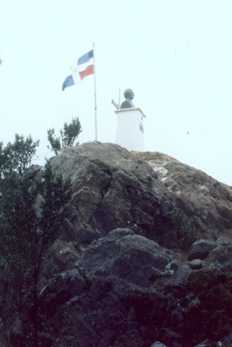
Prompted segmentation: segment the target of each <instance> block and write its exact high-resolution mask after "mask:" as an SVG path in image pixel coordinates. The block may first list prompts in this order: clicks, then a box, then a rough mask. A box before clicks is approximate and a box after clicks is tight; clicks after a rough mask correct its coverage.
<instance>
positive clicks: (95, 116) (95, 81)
mask: <svg viewBox="0 0 232 347" xmlns="http://www.w3.org/2000/svg"><path fill="white" fill-rule="evenodd" d="M93 66H94V78H93V84H94V86H93V88H94V135H95V141H98V127H97V76H96V61H95V43H93Z"/></svg>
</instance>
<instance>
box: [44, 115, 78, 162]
mask: <svg viewBox="0 0 232 347" xmlns="http://www.w3.org/2000/svg"><path fill="white" fill-rule="evenodd" d="M80 133H81V124H80V121H79V119H78V118H74V119H73V120H72V122H71V123H69V124H68V123H64V126H63V129H61V130H60V135H59V136H56V134H55V130H54V129H53V128H52V129H48V132H47V135H48V142H49V144H50V148H51V150H52V151H53V152H54V153H55V154H56V155H57V154H58V153H59V152H60V151H61V149H62V148H65V147H70V146H73V145H74V143H75V142H76V140H77V138H78V136H79V134H80Z"/></svg>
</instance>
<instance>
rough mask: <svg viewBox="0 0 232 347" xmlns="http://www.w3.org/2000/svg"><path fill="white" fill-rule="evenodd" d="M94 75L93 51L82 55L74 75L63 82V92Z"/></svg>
mask: <svg viewBox="0 0 232 347" xmlns="http://www.w3.org/2000/svg"><path fill="white" fill-rule="evenodd" d="M93 74H94V52H93V49H92V50H91V51H89V52H87V53H85V54H84V55H82V56H81V57H80V58H79V59H78V61H77V66H76V68H75V69H74V71H73V74H72V75H69V76H67V77H66V79H65V80H64V82H63V85H62V90H65V88H67V87H71V86H73V85H74V84H76V83H77V82H79V81H81V80H83V79H84V78H85V77H87V76H90V75H93Z"/></svg>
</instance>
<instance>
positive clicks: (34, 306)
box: [0, 128, 72, 346]
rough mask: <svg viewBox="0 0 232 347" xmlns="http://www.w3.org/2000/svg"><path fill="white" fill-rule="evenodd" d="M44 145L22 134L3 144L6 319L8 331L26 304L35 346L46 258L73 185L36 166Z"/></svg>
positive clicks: (1, 307) (1, 244) (0, 200)
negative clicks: (34, 160)
mask: <svg viewBox="0 0 232 347" xmlns="http://www.w3.org/2000/svg"><path fill="white" fill-rule="evenodd" d="M65 129H66V128H65ZM70 141H71V140H70ZM70 141H69V142H68V140H67V143H70V144H71V143H72V142H70ZM38 144H39V142H38V141H33V139H32V138H31V137H30V136H29V137H26V138H25V137H24V136H20V135H16V136H15V141H14V142H13V143H8V144H7V145H5V146H4V145H3V144H2V143H1V144H0V267H1V277H2V278H1V288H0V291H1V292H0V300H1V302H0V316H1V319H2V324H3V327H4V330H6V331H7V330H8V328H9V326H10V325H11V324H12V322H13V321H14V319H15V317H16V316H17V317H18V318H19V320H20V318H21V316H22V313H23V311H24V310H25V305H26V304H27V306H29V307H31V308H30V315H31V317H30V321H31V326H30V328H29V329H28V331H27V338H28V339H29V340H30V341H31V342H30V343H31V345H33V346H38V329H39V328H38V315H39V304H38V291H39V281H40V276H41V271H42V265H43V259H44V255H45V253H46V250H47V249H48V247H49V245H51V243H52V242H53V241H54V239H55V238H56V237H57V235H58V234H59V230H60V228H61V226H62V223H63V220H64V219H65V213H66V210H65V206H66V203H67V202H68V200H69V194H70V190H69V184H68V183H64V182H63V181H62V178H61V177H55V176H54V175H53V174H52V171H51V167H50V164H49V162H47V164H46V165H45V168H44V169H42V168H41V167H39V166H35V165H31V163H32V158H33V155H34V154H35V153H36V148H37V147H38Z"/></svg>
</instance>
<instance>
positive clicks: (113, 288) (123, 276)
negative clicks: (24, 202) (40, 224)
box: [12, 143, 232, 347]
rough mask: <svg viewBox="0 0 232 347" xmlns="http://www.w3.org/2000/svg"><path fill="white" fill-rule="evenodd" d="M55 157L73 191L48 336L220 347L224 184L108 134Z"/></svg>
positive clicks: (45, 306)
mask: <svg viewBox="0 0 232 347" xmlns="http://www.w3.org/2000/svg"><path fill="white" fill-rule="evenodd" d="M51 163H52V168H53V170H54V172H55V173H56V174H57V175H59V174H61V175H62V176H63V177H64V178H65V179H67V180H70V181H71V183H72V198H71V201H70V202H69V206H68V208H69V214H68V215H69V217H68V218H67V221H66V224H65V225H66V227H65V228H64V230H63V231H62V234H61V235H60V237H59V239H57V240H56V241H55V243H54V244H53V245H52V246H51V248H50V249H49V252H48V254H47V259H46V261H45V266H44V269H43V270H44V271H43V279H42V280H41V291H40V297H39V308H40V324H41V335H40V336H41V341H45V337H46V346H50V347H64V346H65V347H66V346H69V347H148V346H153V345H154V343H156V344H157V343H158V341H162V343H163V345H164V346H168V347H185V346H186V347H193V346H196V345H199V344H200V343H203V341H205V342H204V343H206V342H207V343H211V345H212V346H213V345H214V344H215V343H217V342H218V341H223V338H225V337H226V336H229V335H230V333H231V331H232V320H231V312H232V294H231V293H232V275H231V273H232V272H231V270H232V241H231V236H232V230H231V225H232V191H231V188H230V187H229V186H226V185H224V184H222V183H220V182H218V181H216V180H215V179H213V178H212V177H210V176H207V175H206V174H205V173H203V172H202V171H199V170H196V169H194V168H192V167H189V166H186V165H184V164H182V163H180V162H178V161H177V160H175V159H173V158H171V157H169V156H167V155H164V154H160V153H151V152H147V153H137V152H129V151H127V150H126V149H123V148H121V147H119V146H117V145H113V144H102V143H87V144H84V145H81V146H77V147H74V148H67V149H65V150H63V152H62V153H61V154H60V155H58V156H57V157H54V158H53V159H52V160H51ZM29 313H30V310H29ZM29 313H28V314H26V315H25V317H24V320H23V322H24V326H23V327H22V328H24V334H25V335H26V333H27V329H28V327H29V324H30V320H29V318H28V317H30V315H29ZM12 330H13V329H12ZM43 343H45V342H43ZM24 344H25V347H26V346H27V345H28V346H29V345H30V344H29V342H28V344H26V342H25V341H24ZM208 345H209V344H208ZM208 345H207V346H208ZM15 346H16V345H15ZM209 346H210V345H209Z"/></svg>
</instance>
